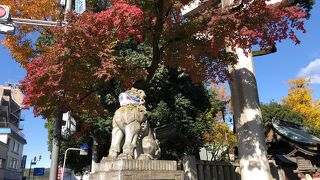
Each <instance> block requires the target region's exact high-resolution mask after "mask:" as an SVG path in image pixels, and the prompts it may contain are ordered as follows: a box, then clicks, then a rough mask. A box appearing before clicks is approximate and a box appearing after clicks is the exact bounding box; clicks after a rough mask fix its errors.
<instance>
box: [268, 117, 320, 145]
mask: <svg viewBox="0 0 320 180" xmlns="http://www.w3.org/2000/svg"><path fill="white" fill-rule="evenodd" d="M272 126H273V128H274V129H275V130H276V131H277V133H278V134H279V135H281V136H282V137H284V138H286V139H287V140H289V141H293V142H295V143H298V144H303V145H307V146H319V145H320V139H319V138H317V137H315V136H313V135H312V134H310V133H309V132H308V131H307V130H306V129H304V128H303V127H301V126H299V125H296V124H293V123H290V122H285V121H280V120H273V121H272Z"/></svg>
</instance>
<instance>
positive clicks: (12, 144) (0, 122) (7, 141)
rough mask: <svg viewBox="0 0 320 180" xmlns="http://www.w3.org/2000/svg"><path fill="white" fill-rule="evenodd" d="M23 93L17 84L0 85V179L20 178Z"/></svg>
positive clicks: (22, 137)
mask: <svg viewBox="0 0 320 180" xmlns="http://www.w3.org/2000/svg"><path fill="white" fill-rule="evenodd" d="M22 100H23V94H22V93H21V91H20V90H19V89H18V87H17V86H14V85H8V86H1V85H0V148H1V149H0V179H4V180H11V179H22V171H23V168H24V163H22V162H23V155H22V153H23V146H24V145H25V144H26V143H27V142H26V140H25V135H24V134H23V133H22V132H21V130H22V129H21V127H20V121H22V118H21V108H22Z"/></svg>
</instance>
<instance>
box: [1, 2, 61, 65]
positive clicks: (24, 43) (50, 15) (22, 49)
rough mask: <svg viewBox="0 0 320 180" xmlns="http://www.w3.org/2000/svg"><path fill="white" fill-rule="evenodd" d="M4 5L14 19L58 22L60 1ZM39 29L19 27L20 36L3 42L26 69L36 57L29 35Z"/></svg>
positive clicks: (6, 3) (27, 26)
mask: <svg viewBox="0 0 320 180" xmlns="http://www.w3.org/2000/svg"><path fill="white" fill-rule="evenodd" d="M1 3H2V4H5V5H8V6H9V7H10V14H11V16H12V17H14V18H28V19H37V20H44V19H49V20H56V19H57V17H58V13H59V11H58V10H59V6H58V1H52V0H28V1H26V0H23V1H20V0H2V1H1ZM40 29H41V28H39V27H33V26H30V25H19V26H18V31H17V32H18V34H17V35H15V36H6V37H5V40H4V41H3V42H2V43H3V44H4V45H5V47H6V48H8V49H9V50H10V52H11V55H12V57H13V58H14V59H16V61H17V62H19V63H21V64H22V66H23V67H25V65H26V63H27V62H28V61H29V60H30V58H33V57H34V56H35V51H34V49H33V48H32V44H31V39H28V38H26V35H27V34H28V33H32V32H35V31H38V30H40Z"/></svg>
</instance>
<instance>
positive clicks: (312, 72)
mask: <svg viewBox="0 0 320 180" xmlns="http://www.w3.org/2000/svg"><path fill="white" fill-rule="evenodd" d="M298 77H307V78H311V83H314V84H320V59H316V60H314V61H312V62H310V64H309V65H308V66H307V67H305V68H302V69H301V70H300V71H299V73H298Z"/></svg>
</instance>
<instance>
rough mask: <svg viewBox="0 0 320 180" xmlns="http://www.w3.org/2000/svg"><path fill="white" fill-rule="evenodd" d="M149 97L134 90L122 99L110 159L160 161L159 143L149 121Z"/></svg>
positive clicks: (123, 95)
mask: <svg viewBox="0 0 320 180" xmlns="http://www.w3.org/2000/svg"><path fill="white" fill-rule="evenodd" d="M145 96H146V95H145V93H144V91H143V90H138V89H135V88H131V89H130V90H127V91H125V92H124V93H121V94H120V95H119V102H120V108H119V109H117V110H116V112H115V114H114V116H113V120H112V127H113V129H112V140H111V146H110V149H109V155H108V156H107V159H158V158H160V154H161V151H160V147H159V144H160V143H159V141H158V140H156V139H155V136H154V133H153V131H152V130H151V128H150V125H149V123H148V121H147V117H146V113H147V110H146V107H145V105H144V103H145V100H144V98H145Z"/></svg>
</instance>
